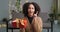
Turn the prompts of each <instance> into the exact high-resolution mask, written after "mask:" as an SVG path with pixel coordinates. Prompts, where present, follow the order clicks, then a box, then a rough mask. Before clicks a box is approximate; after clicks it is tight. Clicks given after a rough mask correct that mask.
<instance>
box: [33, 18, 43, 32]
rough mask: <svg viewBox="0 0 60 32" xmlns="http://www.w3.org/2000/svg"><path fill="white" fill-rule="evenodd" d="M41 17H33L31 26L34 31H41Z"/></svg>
mask: <svg viewBox="0 0 60 32" xmlns="http://www.w3.org/2000/svg"><path fill="white" fill-rule="evenodd" d="M42 25H43V24H42V19H41V18H40V17H35V20H34V24H33V28H34V31H35V32H42Z"/></svg>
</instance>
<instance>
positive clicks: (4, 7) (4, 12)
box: [0, 0, 8, 21]
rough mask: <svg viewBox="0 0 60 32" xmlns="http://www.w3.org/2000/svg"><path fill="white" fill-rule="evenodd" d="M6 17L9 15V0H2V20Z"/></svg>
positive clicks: (0, 3)
mask: <svg viewBox="0 0 60 32" xmlns="http://www.w3.org/2000/svg"><path fill="white" fill-rule="evenodd" d="M4 17H8V0H0V21H1V19H2V18H4Z"/></svg>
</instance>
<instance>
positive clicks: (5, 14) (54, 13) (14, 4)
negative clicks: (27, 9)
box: [0, 0, 60, 32]
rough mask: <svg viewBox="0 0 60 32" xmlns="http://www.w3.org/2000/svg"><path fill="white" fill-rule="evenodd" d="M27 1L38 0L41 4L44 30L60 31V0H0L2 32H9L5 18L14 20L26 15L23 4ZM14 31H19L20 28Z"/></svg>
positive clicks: (44, 31)
mask: <svg viewBox="0 0 60 32" xmlns="http://www.w3.org/2000/svg"><path fill="white" fill-rule="evenodd" d="M26 2H36V3H37V4H38V5H39V6H40V8H41V12H40V14H39V16H40V17H41V18H42V20H43V30H42V32H60V4H59V3H60V0H0V32H7V29H6V27H7V25H6V21H4V19H5V20H6V19H8V20H9V19H13V20H14V19H16V18H22V17H24V16H23V14H22V6H23V4H24V3H26ZM9 23H10V22H9V21H8V24H9ZM9 26H10V24H9ZM13 31H14V32H19V29H15V30H13ZM8 32H11V30H8Z"/></svg>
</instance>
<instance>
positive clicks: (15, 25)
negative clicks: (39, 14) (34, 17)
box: [12, 19, 27, 28]
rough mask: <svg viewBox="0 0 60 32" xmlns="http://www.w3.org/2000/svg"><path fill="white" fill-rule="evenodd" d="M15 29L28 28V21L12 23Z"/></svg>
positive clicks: (20, 20)
mask: <svg viewBox="0 0 60 32" xmlns="http://www.w3.org/2000/svg"><path fill="white" fill-rule="evenodd" d="M12 26H13V27H14V28H26V26H27V20H26V19H16V20H14V21H13V22H12Z"/></svg>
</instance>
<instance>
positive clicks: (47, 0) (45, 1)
mask: <svg viewBox="0 0 60 32" xmlns="http://www.w3.org/2000/svg"><path fill="white" fill-rule="evenodd" d="M8 1H9V0H0V20H1V19H2V18H4V17H8V15H9V12H8ZM21 1H22V2H21V4H22V5H23V4H24V3H25V0H21ZM28 1H30V2H31V1H32V2H37V3H38V5H39V6H40V7H41V12H42V13H49V12H50V11H51V10H50V9H51V5H52V2H53V0H28Z"/></svg>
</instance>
